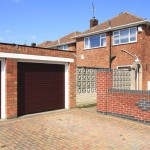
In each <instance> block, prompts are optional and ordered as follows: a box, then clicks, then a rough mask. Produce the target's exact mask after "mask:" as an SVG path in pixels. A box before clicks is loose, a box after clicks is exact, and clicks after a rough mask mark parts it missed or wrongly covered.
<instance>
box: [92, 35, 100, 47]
mask: <svg viewBox="0 0 150 150" xmlns="http://www.w3.org/2000/svg"><path fill="white" fill-rule="evenodd" d="M90 46H91V48H94V47H99V46H100V35H95V36H91V37H90Z"/></svg>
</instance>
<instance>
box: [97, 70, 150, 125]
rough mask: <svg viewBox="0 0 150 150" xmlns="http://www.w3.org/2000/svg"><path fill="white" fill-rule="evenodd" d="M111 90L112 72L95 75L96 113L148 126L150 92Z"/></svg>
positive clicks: (104, 71) (149, 120)
mask: <svg viewBox="0 0 150 150" xmlns="http://www.w3.org/2000/svg"><path fill="white" fill-rule="evenodd" d="M111 88H112V71H111V70H109V69H105V70H104V69H103V70H100V69H99V71H98V73H97V111H98V112H102V113H106V114H110V115H115V116H119V117H122V118H127V119H131V120H136V121H140V122H144V123H148V124H150V91H137V90H118V89H111Z"/></svg>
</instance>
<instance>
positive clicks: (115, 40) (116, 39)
mask: <svg viewBox="0 0 150 150" xmlns="http://www.w3.org/2000/svg"><path fill="white" fill-rule="evenodd" d="M114 44H119V35H115V36H114Z"/></svg>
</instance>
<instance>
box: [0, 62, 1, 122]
mask: <svg viewBox="0 0 150 150" xmlns="http://www.w3.org/2000/svg"><path fill="white" fill-rule="evenodd" d="M0 119H1V62H0Z"/></svg>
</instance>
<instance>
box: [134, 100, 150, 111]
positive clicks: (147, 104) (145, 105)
mask: <svg viewBox="0 0 150 150" xmlns="http://www.w3.org/2000/svg"><path fill="white" fill-rule="evenodd" d="M136 106H138V107H139V108H141V109H142V110H143V111H148V110H150V101H148V100H147V99H145V98H143V99H141V100H140V101H138V102H137V103H136Z"/></svg>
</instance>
